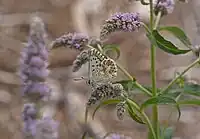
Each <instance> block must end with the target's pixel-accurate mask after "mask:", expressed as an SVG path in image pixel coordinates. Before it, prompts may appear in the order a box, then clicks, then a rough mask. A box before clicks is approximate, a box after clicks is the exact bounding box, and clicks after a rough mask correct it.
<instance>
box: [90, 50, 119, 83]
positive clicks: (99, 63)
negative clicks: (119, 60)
mask: <svg viewBox="0 0 200 139" xmlns="http://www.w3.org/2000/svg"><path fill="white" fill-rule="evenodd" d="M88 53H89V64H88V65H89V66H88V68H89V72H88V76H89V80H90V81H94V82H95V83H105V82H109V81H111V80H112V79H113V78H115V77H116V76H117V65H116V63H115V61H114V60H112V59H111V58H108V57H107V56H105V55H103V54H102V53H101V52H99V51H98V50H97V49H94V48H92V49H90V50H89V51H88Z"/></svg>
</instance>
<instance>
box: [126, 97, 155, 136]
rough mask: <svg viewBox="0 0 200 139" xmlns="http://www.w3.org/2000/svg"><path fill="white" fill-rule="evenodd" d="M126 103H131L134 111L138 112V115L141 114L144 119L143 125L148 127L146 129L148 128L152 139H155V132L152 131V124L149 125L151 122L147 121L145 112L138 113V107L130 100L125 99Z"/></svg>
mask: <svg viewBox="0 0 200 139" xmlns="http://www.w3.org/2000/svg"><path fill="white" fill-rule="evenodd" d="M127 101H128V103H131V104H132V106H134V107H135V109H136V110H137V111H138V112H140V114H141V115H142V117H143V118H144V121H145V123H146V124H147V126H148V128H149V130H150V132H151V134H152V136H153V137H154V139H156V134H155V131H154V129H153V126H152V124H151V121H150V120H149V118H148V116H147V115H146V114H145V112H144V111H140V107H139V106H138V105H137V104H136V103H135V102H133V101H132V100H130V99H127Z"/></svg>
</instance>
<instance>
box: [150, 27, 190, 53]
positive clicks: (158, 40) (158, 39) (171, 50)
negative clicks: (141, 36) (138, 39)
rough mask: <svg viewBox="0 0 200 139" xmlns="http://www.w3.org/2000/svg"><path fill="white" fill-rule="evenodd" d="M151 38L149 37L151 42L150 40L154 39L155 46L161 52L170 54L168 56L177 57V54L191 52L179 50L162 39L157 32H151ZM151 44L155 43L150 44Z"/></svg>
mask: <svg viewBox="0 0 200 139" xmlns="http://www.w3.org/2000/svg"><path fill="white" fill-rule="evenodd" d="M152 35H153V38H152V37H151V38H150V39H151V42H152V39H155V41H156V44H157V45H156V46H158V47H159V48H160V49H162V50H163V51H165V52H167V53H170V54H174V55H179V54H185V53H188V52H189V51H191V50H182V49H179V48H178V47H176V46H175V45H174V44H173V43H172V42H170V41H168V40H166V39H165V38H164V37H162V36H161V35H160V34H159V33H158V31H157V30H153V32H152ZM152 43H153V44H154V43H155V42H152Z"/></svg>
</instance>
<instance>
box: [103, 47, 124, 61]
mask: <svg viewBox="0 0 200 139" xmlns="http://www.w3.org/2000/svg"><path fill="white" fill-rule="evenodd" d="M108 51H114V52H115V53H116V54H117V56H116V58H114V60H117V59H118V58H119V57H120V50H119V45H115V44H109V45H104V46H103V54H106V53H107V52H108Z"/></svg>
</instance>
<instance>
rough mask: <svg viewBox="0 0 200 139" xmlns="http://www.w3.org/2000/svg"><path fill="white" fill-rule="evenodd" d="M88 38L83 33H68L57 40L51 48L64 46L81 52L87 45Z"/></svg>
mask: <svg viewBox="0 0 200 139" xmlns="http://www.w3.org/2000/svg"><path fill="white" fill-rule="evenodd" d="M88 41H89V37H88V36H87V35H85V34H83V33H69V34H64V35H62V36H61V37H59V38H57V39H56V40H55V41H54V42H53V43H52V48H56V47H60V46H64V47H68V48H75V49H77V50H80V51H82V50H83V49H84V47H85V46H86V45H87V44H88Z"/></svg>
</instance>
